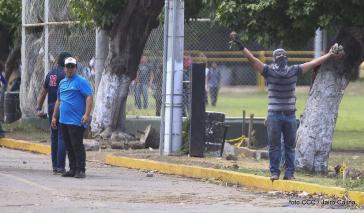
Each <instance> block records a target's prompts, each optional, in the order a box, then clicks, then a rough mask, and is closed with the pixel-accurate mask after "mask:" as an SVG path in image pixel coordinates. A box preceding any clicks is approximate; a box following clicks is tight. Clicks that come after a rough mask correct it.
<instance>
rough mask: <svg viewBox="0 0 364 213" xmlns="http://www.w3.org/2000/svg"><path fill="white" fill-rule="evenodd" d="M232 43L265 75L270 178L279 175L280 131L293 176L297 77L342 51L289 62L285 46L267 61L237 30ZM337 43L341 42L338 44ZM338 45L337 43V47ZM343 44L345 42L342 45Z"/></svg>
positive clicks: (288, 177) (286, 176)
mask: <svg viewBox="0 0 364 213" xmlns="http://www.w3.org/2000/svg"><path fill="white" fill-rule="evenodd" d="M230 39H231V44H236V45H237V46H238V47H239V49H240V50H241V51H242V54H243V56H244V57H246V58H247V59H248V61H249V63H250V64H251V65H252V66H253V68H254V70H255V71H256V72H258V73H260V74H261V75H263V76H264V78H265V80H266V82H267V86H268V117H267V132H268V146H269V170H270V173H271V180H272V181H274V180H278V179H279V176H280V170H279V164H280V160H281V135H282V134H283V143H284V154H285V159H286V161H285V174H284V177H283V179H284V180H291V179H294V172H295V166H294V161H295V146H296V131H297V123H296V116H295V112H296V92H295V90H296V83H297V80H298V77H299V76H300V75H302V74H304V73H306V72H308V71H310V70H312V69H313V68H314V67H317V66H319V65H321V64H322V63H324V62H325V61H326V60H328V59H329V58H331V57H332V56H334V55H339V52H338V51H336V49H338V48H334V49H333V48H332V49H331V50H330V52H328V53H326V54H325V55H323V56H321V57H319V58H315V59H313V60H312V61H309V62H306V63H304V64H299V65H291V66H289V65H288V58H287V52H286V51H285V50H284V49H276V50H274V51H273V63H272V64H270V65H267V64H264V63H263V62H261V61H260V60H259V59H258V58H256V57H255V56H254V55H253V54H252V53H251V52H250V51H249V50H248V49H247V48H245V47H244V46H243V44H242V43H241V42H240V40H239V39H238V36H237V34H236V33H235V32H232V33H231V34H230ZM336 46H338V45H336ZM336 46H335V47H336ZM340 47H341V48H342V46H340Z"/></svg>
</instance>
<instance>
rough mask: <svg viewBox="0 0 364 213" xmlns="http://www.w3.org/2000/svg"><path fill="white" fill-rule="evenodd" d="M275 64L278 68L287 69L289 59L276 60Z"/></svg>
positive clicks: (280, 58)
mask: <svg viewBox="0 0 364 213" xmlns="http://www.w3.org/2000/svg"><path fill="white" fill-rule="evenodd" d="M275 64H277V66H278V68H279V69H280V70H281V69H285V68H286V67H287V64H288V59H287V57H284V56H282V57H279V58H277V59H276V60H275Z"/></svg>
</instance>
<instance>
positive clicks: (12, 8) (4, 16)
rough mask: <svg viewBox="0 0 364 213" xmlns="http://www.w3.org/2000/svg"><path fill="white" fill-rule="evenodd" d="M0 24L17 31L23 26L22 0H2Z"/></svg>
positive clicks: (0, 2)
mask: <svg viewBox="0 0 364 213" xmlns="http://www.w3.org/2000/svg"><path fill="white" fill-rule="evenodd" d="M0 26H3V27H5V28H6V29H7V30H8V31H9V32H10V33H15V32H17V31H18V29H19V28H20V26H21V1H20V0H0Z"/></svg>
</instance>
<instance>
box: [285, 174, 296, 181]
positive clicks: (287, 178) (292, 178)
mask: <svg viewBox="0 0 364 213" xmlns="http://www.w3.org/2000/svg"><path fill="white" fill-rule="evenodd" d="M294 179H295V177H294V176H293V175H292V176H284V177H283V180H294Z"/></svg>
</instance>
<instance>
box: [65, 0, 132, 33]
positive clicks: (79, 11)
mask: <svg viewBox="0 0 364 213" xmlns="http://www.w3.org/2000/svg"><path fill="white" fill-rule="evenodd" d="M127 3H128V0H70V7H71V12H72V15H73V16H74V17H75V18H76V19H77V20H79V21H81V22H82V23H85V24H88V25H92V24H95V25H96V26H100V27H102V28H104V29H110V28H111V26H112V25H113V22H114V19H115V18H116V17H117V16H118V14H119V12H120V11H122V9H123V8H124V7H125V6H126V5H127Z"/></svg>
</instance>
